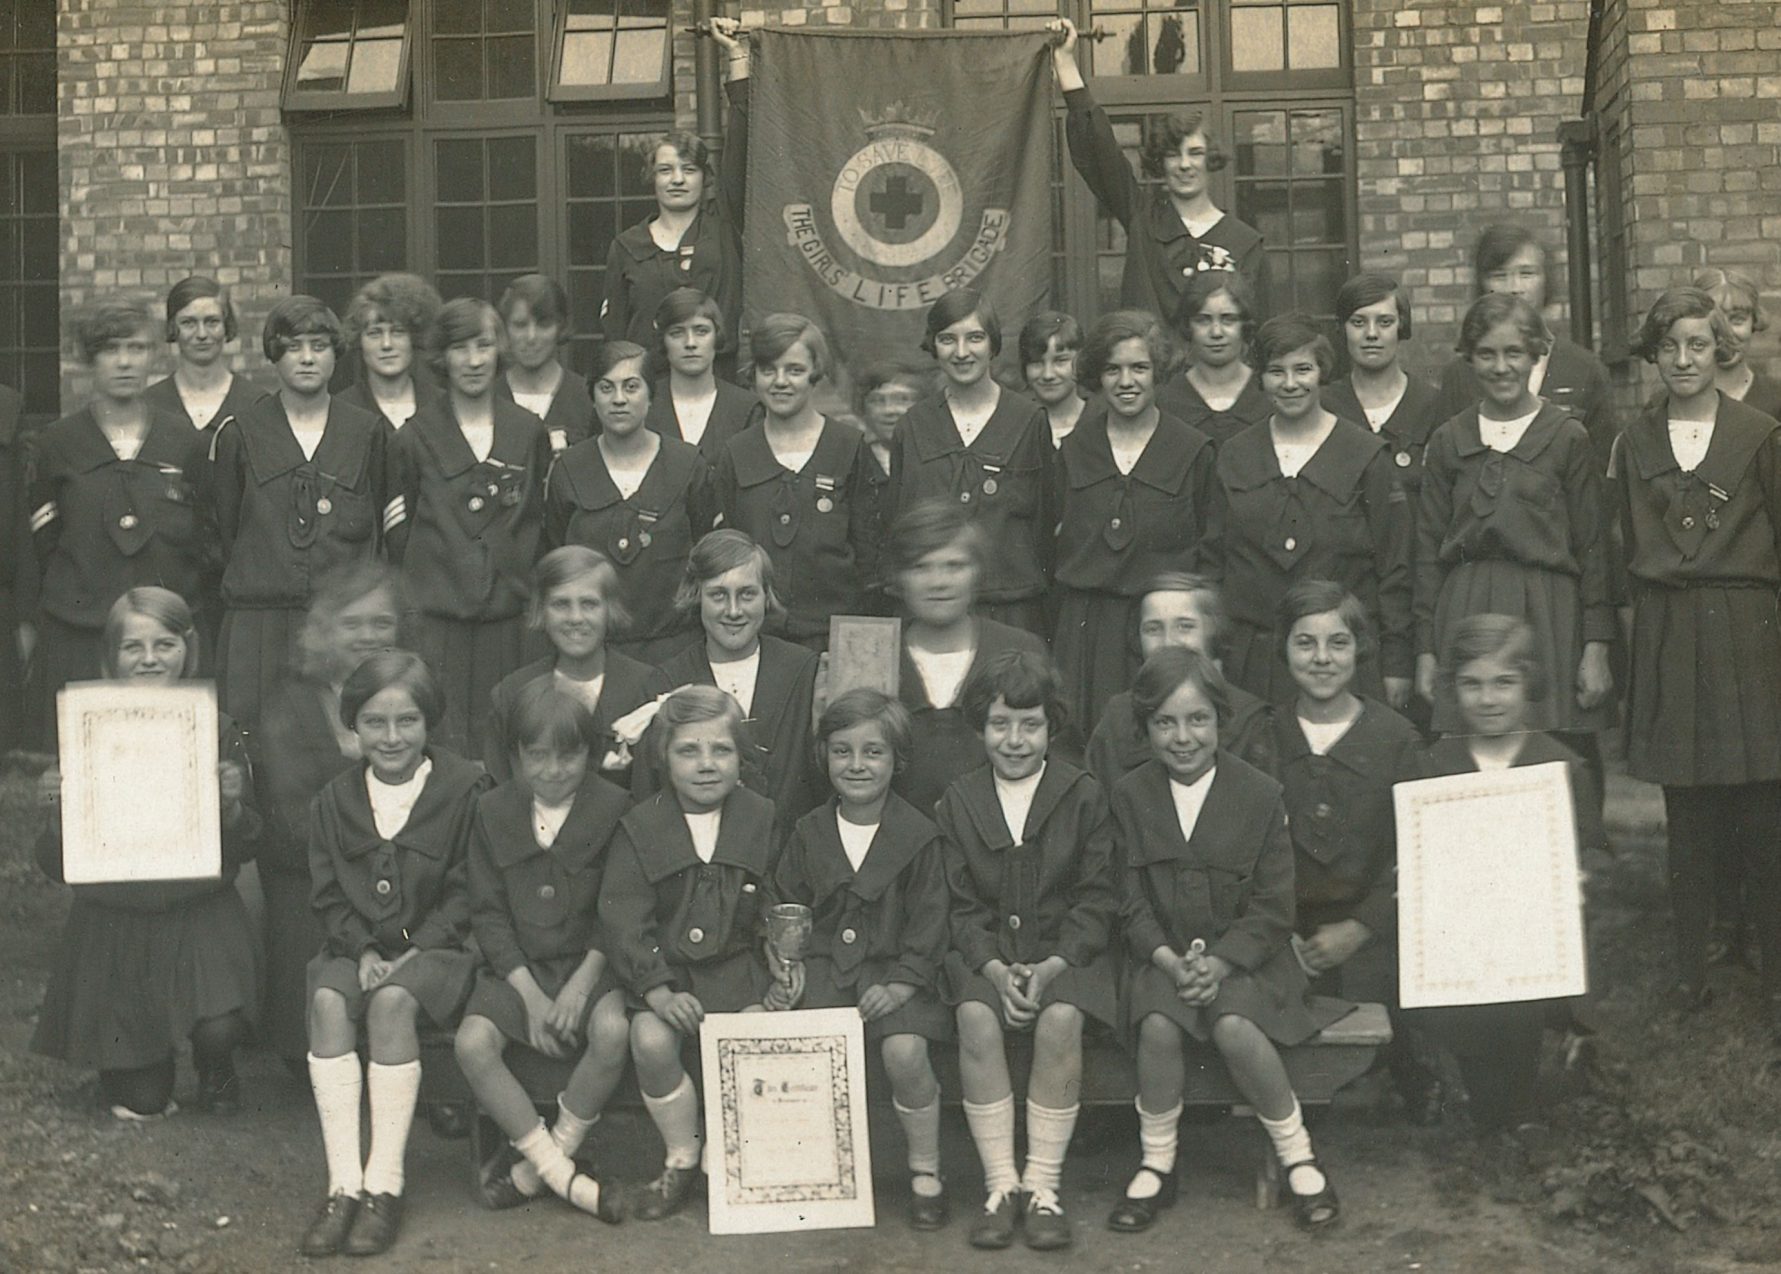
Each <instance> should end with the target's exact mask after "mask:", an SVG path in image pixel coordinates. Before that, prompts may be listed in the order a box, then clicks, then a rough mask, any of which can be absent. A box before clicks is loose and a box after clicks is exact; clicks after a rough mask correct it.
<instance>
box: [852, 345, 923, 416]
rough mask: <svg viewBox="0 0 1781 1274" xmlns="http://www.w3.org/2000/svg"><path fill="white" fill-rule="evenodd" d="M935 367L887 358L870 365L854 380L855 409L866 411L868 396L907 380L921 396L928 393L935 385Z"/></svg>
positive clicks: (904, 359) (903, 359) (912, 361)
mask: <svg viewBox="0 0 1781 1274" xmlns="http://www.w3.org/2000/svg"><path fill="white" fill-rule="evenodd" d="M933 379H934V365H933V364H932V363H927V362H923V363H918V362H916V361H915V360H914V359H913V358H910V357H904V358H897V357H894V356H893V357H891V358H885V359H881V360H879V361H878V362H875V363H870V364H868V365H867V366H866V367H865V368H863V369H862V370H861V371H860V372H859V374H858V375H856V376H855V377H854V378H853V407H854V410H855V411H864V410H865V409H866V395H867V394H869V393H871V392H872V391H873V390H875V389H883V388H884V387H885V386H886V385H889V384H893V383H895V382H896V381H900V380H906V381H910V382H911V383H913V385H914V386H915V392H916V394H917V395H918V396H919V395H921V394H924V393H926V392H928V390H929V388H930V387H931V386H932V384H933Z"/></svg>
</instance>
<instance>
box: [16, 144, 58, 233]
mask: <svg viewBox="0 0 1781 1274" xmlns="http://www.w3.org/2000/svg"><path fill="white" fill-rule="evenodd" d="M19 169H20V171H19V181H18V184H19V191H20V195H21V206H22V211H24V212H26V213H41V214H43V215H45V216H50V217H54V216H57V215H58V213H59V212H60V204H59V203H58V199H59V194H58V192H57V190H56V157H55V156H54V155H53V154H51V153H49V152H47V151H43V152H29V153H25V154H21V155H20V156H19Z"/></svg>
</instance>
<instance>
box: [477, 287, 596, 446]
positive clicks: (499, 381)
mask: <svg viewBox="0 0 1781 1274" xmlns="http://www.w3.org/2000/svg"><path fill="white" fill-rule="evenodd" d="M495 309H496V311H497V312H498V313H499V314H500V315H501V323H502V325H503V330H504V333H505V335H506V338H507V357H508V360H509V361H508V363H507V368H506V370H505V371H504V372H503V373H502V374H501V375H500V376H498V377H496V379H495V396H496V397H497V398H505V399H511V400H512V401H513V402H515V403H518V404H519V405H520V406H521V407H524V408H525V409H526V410H527V411H529V412H531V413H532V414H533V415H534V416H537V417H538V418H539V419H541V420H542V421H544V429H545V433H546V434H547V435H548V436H549V439H550V449H551V452H552V454H555V455H561V454H562V453H563V452H564V451H565V450H567V449H568V448H570V447H572V446H574V445H575V444H576V443H578V442H580V441H581V440H582V439H584V438H590V437H592V436H593V434H594V432H595V431H596V429H597V428H598V426H597V425H596V424H595V423H594V403H593V399H592V397H591V396H590V395H589V393H588V387H587V381H585V380H583V379H582V378H581V376H580V375H578V374H577V373H575V372H572V371H570V370H569V369H568V368H567V367H564V366H563V363H562V359H561V358H560V357H559V355H560V354H561V353H562V349H563V345H564V344H565V343H566V342H567V341H568V339H569V330H570V329H569V295H568V293H566V292H564V291H563V285H562V284H561V283H558V282H557V281H556V280H555V279H547V278H545V277H544V276H543V275H542V274H522V275H520V277H519V278H517V279H515V280H514V281H513V282H512V283H509V284H508V285H507V290H506V291H504V292H502V293H501V302H500V304H499V305H497V306H496V307H495Z"/></svg>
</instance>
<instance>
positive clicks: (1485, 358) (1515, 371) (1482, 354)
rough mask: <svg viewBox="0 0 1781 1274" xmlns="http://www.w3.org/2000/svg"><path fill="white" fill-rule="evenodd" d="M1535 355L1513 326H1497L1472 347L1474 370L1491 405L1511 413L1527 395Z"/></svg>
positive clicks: (1506, 324) (1504, 324)
mask: <svg viewBox="0 0 1781 1274" xmlns="http://www.w3.org/2000/svg"><path fill="white" fill-rule="evenodd" d="M1535 361H1536V360H1535V358H1534V352H1533V350H1531V349H1529V348H1528V343H1527V338H1526V337H1524V336H1523V335H1522V334H1521V329H1520V328H1519V327H1517V326H1516V325H1515V324H1513V323H1498V324H1497V325H1496V326H1495V327H1493V328H1491V329H1490V330H1489V331H1488V332H1486V333H1485V334H1484V339H1483V340H1481V341H1479V342H1478V344H1477V345H1476V346H1474V347H1473V349H1472V353H1471V363H1472V371H1473V373H1474V374H1475V375H1476V376H1477V377H1478V384H1479V385H1480V386H1482V387H1483V389H1484V397H1485V400H1486V401H1487V402H1489V403H1490V404H1491V405H1492V406H1494V407H1497V408H1500V409H1502V410H1504V411H1508V410H1512V409H1513V408H1515V407H1517V406H1518V405H1520V404H1521V402H1522V400H1523V399H1524V398H1526V396H1527V381H1528V377H1529V376H1531V375H1533V371H1534V362H1535Z"/></svg>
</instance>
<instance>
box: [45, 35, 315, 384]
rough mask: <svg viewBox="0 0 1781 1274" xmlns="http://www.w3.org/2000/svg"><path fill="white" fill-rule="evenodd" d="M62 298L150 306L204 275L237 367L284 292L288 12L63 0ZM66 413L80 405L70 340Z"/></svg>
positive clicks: (254, 362) (250, 355)
mask: <svg viewBox="0 0 1781 1274" xmlns="http://www.w3.org/2000/svg"><path fill="white" fill-rule="evenodd" d="M57 8H58V17H57V21H58V26H59V29H58V37H57V38H58V48H59V52H60V57H59V60H58V78H59V87H58V95H59V111H58V114H59V122H58V149H59V152H60V159H61V188H62V207H63V213H62V261H61V295H62V307H63V314H64V316H65V320H66V318H68V317H72V316H73V315H74V314H75V313H76V312H77V311H78V309H79V307H80V306H81V305H83V304H84V303H86V302H88V301H90V300H92V299H93V298H94V297H96V296H101V295H105V294H108V293H114V292H127V293H133V294H137V295H142V296H148V297H152V298H153V300H154V302H155V304H156V307H157V311H158V307H159V304H160V302H161V300H162V299H163V298H164V297H165V296H166V292H167V288H168V286H169V285H171V284H173V283H175V282H177V281H178V280H179V279H181V278H184V277H185V276H186V275H188V274H208V275H211V276H212V277H214V278H216V279H218V280H220V281H222V282H223V283H226V284H228V285H229V287H230V289H231V291H232V292H233V294H234V299H235V304H236V307H237V311H238V312H239V314H240V316H241V333H242V339H241V341H240V347H239V350H238V351H237V352H236V353H235V363H236V366H237V367H238V368H241V369H245V370H249V371H252V369H254V368H255V367H259V368H261V369H262V370H263V360H262V359H261V357H260V354H259V330H260V323H261V319H262V318H263V316H264V315H265V312H266V311H267V310H268V309H269V308H270V307H271V305H272V303H273V302H274V301H276V300H277V299H278V297H279V296H280V295H282V294H283V293H284V292H285V291H286V290H287V289H288V287H289V284H290V275H291V253H290V246H289V228H290V224H291V213H290V158H289V153H288V147H287V145H286V142H285V134H284V127H283V125H282V123H281V122H280V118H279V113H278V89H279V80H280V76H281V74H282V68H283V62H284V33H285V16H286V8H287V6H286V4H285V3H283V2H282V0H245V2H236V3H231V4H228V5H226V6H224V5H217V4H205V3H198V2H196V0H193V2H190V3H170V4H154V5H150V4H140V3H127V2H125V0H61V2H60V4H59V5H58V6H57ZM64 351H65V352H64V358H63V386H62V389H63V402H64V404H65V405H72V404H75V403H78V402H80V401H81V400H82V398H83V397H84V394H85V388H84V384H83V380H84V377H83V375H82V372H81V368H80V367H79V365H78V363H77V362H76V361H75V360H74V359H73V357H72V352H71V350H70V349H69V346H68V343H67V342H64Z"/></svg>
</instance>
